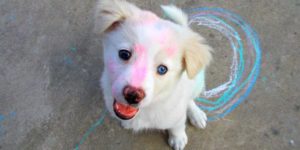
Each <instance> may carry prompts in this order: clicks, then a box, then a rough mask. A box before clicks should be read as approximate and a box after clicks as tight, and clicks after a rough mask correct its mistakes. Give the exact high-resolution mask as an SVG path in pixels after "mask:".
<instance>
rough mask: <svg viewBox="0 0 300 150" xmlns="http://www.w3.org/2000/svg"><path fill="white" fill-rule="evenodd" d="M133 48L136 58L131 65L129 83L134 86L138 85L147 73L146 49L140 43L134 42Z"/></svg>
mask: <svg viewBox="0 0 300 150" xmlns="http://www.w3.org/2000/svg"><path fill="white" fill-rule="evenodd" d="M133 49H134V52H135V54H136V57H135V58H137V59H136V60H135V62H134V64H133V67H132V72H131V80H130V84H131V85H132V86H135V87H140V86H141V84H142V83H143V81H144V80H145V78H146V74H147V57H146V55H147V51H146V49H145V47H144V46H143V45H141V44H136V45H135V46H134V48H133Z"/></svg>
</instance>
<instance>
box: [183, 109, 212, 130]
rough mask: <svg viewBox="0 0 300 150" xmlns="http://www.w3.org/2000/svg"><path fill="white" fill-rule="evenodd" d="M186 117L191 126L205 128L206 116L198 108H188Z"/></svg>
mask: <svg viewBox="0 0 300 150" xmlns="http://www.w3.org/2000/svg"><path fill="white" fill-rule="evenodd" d="M188 117H189V120H190V122H191V124H192V125H194V126H195V127H198V128H202V129H203V128H205V127H206V121H207V116H206V114H205V112H203V111H202V110H201V109H200V108H198V107H190V108H189V111H188Z"/></svg>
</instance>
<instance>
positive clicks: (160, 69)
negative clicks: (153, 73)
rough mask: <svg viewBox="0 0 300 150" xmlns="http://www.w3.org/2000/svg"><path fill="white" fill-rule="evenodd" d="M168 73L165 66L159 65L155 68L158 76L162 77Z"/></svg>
mask: <svg viewBox="0 0 300 150" xmlns="http://www.w3.org/2000/svg"><path fill="white" fill-rule="evenodd" d="M167 72H168V68H167V67H166V66H165V65H159V66H158V67H157V73H158V74H160V75H164V74H166V73H167Z"/></svg>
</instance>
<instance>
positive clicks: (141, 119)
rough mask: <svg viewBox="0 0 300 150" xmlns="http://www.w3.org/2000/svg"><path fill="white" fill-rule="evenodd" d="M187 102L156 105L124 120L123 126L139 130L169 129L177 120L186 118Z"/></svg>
mask: <svg viewBox="0 0 300 150" xmlns="http://www.w3.org/2000/svg"><path fill="white" fill-rule="evenodd" d="M186 107H187V106H186V104H184V103H182V104H180V105H178V104H177V105H169V106H165V107H163V108H162V107H155V108H152V109H151V108H150V109H147V110H144V111H143V112H141V113H140V114H138V116H136V117H135V118H134V119H132V120H129V121H122V126H123V127H124V128H127V129H133V130H134V131H139V130H143V129H162V130H164V129H169V128H172V127H174V125H176V123H177V122H179V121H180V120H182V119H185V118H186V109H187V108H186Z"/></svg>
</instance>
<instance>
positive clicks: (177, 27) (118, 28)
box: [95, 0, 211, 150]
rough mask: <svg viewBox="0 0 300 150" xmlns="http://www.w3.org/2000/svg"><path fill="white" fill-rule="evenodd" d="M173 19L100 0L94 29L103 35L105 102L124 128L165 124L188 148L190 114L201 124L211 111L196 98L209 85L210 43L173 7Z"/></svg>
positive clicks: (117, 0) (172, 140) (175, 141)
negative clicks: (196, 102)
mask: <svg viewBox="0 0 300 150" xmlns="http://www.w3.org/2000/svg"><path fill="white" fill-rule="evenodd" d="M162 9H163V11H164V13H165V14H166V16H167V17H168V18H169V20H164V19H161V18H159V17H158V16H156V15H155V14H154V13H152V12H149V11H146V10H141V9H140V8H138V7H136V6H135V5H133V4H130V3H128V2H126V1H124V0H100V1H99V3H98V7H97V12H96V20H97V21H96V25H95V27H96V28H95V29H96V31H97V32H98V33H100V34H101V36H102V38H103V55H104V71H103V74H102V78H101V86H102V88H103V94H104V100H105V105H106V107H107V109H108V110H109V112H110V113H111V115H112V116H114V117H115V118H117V119H118V120H120V121H121V124H122V126H123V127H125V128H127V129H133V130H134V131H139V130H142V129H161V130H167V131H168V133H169V140H168V141H169V144H170V146H172V147H173V149H175V150H182V149H184V147H185V145H186V144H187V141H188V138H187V135H186V132H185V127H186V126H185V124H186V119H187V117H188V118H189V120H190V122H191V123H192V124H193V125H194V126H196V127H199V128H204V127H205V126H206V121H207V118H206V114H205V113H204V112H203V111H202V110H200V109H199V108H198V107H197V105H196V104H195V102H194V100H193V99H194V98H195V97H197V96H199V94H200V93H201V92H202V91H203V89H204V85H205V82H204V70H205V67H206V66H207V65H208V64H209V62H210V60H211V54H210V51H211V48H210V47H209V46H208V45H206V44H205V42H204V39H203V38H202V37H201V36H200V35H198V34H197V33H195V32H193V31H192V30H191V29H190V28H189V26H188V18H187V16H186V14H184V13H183V12H182V11H181V10H180V9H178V8H176V7H174V6H162Z"/></svg>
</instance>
